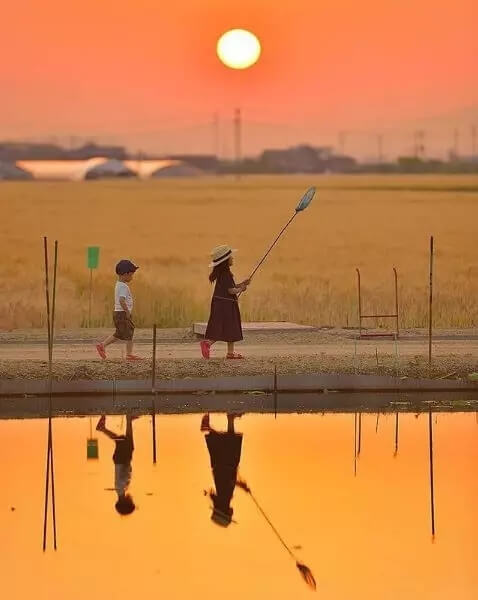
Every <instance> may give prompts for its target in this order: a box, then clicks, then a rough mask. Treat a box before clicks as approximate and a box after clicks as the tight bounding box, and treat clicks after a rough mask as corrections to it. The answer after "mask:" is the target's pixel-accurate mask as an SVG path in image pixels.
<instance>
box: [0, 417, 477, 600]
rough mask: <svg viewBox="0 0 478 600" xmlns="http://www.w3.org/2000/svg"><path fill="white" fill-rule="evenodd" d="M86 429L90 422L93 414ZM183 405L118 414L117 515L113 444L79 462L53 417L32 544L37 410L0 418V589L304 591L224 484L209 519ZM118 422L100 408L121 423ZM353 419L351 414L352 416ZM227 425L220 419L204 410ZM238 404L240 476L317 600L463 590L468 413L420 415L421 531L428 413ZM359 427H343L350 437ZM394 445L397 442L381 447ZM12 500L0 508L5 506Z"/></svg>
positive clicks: (423, 423)
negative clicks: (220, 521) (124, 442)
mask: <svg viewBox="0 0 478 600" xmlns="http://www.w3.org/2000/svg"><path fill="white" fill-rule="evenodd" d="M93 421H94V422H93V425H95V424H96V421H97V417H95V419H94V420H93ZM200 421H201V417H200V416H198V415H186V416H161V417H157V418H156V426H157V464H155V465H154V464H153V462H152V436H151V417H149V416H148V417H140V418H139V419H137V420H135V421H134V422H133V431H134V444H135V450H134V454H133V458H132V462H131V467H132V476H131V485H130V492H131V495H132V497H133V498H134V502H135V503H136V505H137V510H135V511H134V512H133V513H132V514H131V515H129V516H120V515H119V514H118V513H117V511H116V510H115V502H116V499H117V495H116V492H115V491H114V489H111V488H114V485H115V479H114V464H113V461H112V455H113V451H114V442H113V441H112V440H111V439H109V438H108V437H107V436H106V435H104V434H103V433H101V432H94V434H93V437H94V438H97V439H98V448H99V458H98V460H87V458H86V444H87V438H88V437H89V435H90V433H89V419H88V418H70V419H55V420H54V422H53V432H54V458H55V485H56V513H57V532H58V550H57V551H56V552H55V551H54V550H53V541H52V533H51V527H50V525H51V519H50V521H49V528H48V546H47V551H46V552H45V553H43V552H42V530H43V503H44V489H45V463H46V440H47V421H46V420H42V419H37V420H18V421H0V435H1V439H2V440H3V453H2V459H1V466H2V473H3V484H4V485H3V493H2V499H1V501H0V531H1V532H2V533H1V538H0V547H1V550H2V559H1V561H0V575H1V582H2V583H1V586H2V597H4V598H8V599H9V600H10V599H17V598H19V599H23V598H35V599H36V600H42V599H49V600H50V599H51V600H53V599H54V600H56V599H58V600H60V599H61V600H64V599H71V600H75V599H82V600H83V599H84V598H91V599H100V598H101V599H118V600H122V599H123V598H124V599H127V598H139V599H142V598H147V597H151V596H155V597H160V596H162V597H164V598H168V599H176V598H178V599H180V598H181V599H183V598H184V599H186V598H187V599H189V598H208V599H210V600H214V599H216V598H218V599H219V598H221V599H223V598H228V599H230V600H235V599H244V598H250V599H257V600H259V599H263V598H281V599H282V598H284V599H285V598H287V599H289V598H290V599H292V598H306V597H310V594H311V593H312V592H311V591H310V590H309V588H308V587H307V585H306V584H305V582H304V581H303V580H302V578H301V577H300V574H299V573H298V571H297V569H296V567H295V563H294V561H293V560H292V558H291V556H290V555H289V553H288V552H287V551H286V549H285V548H284V547H283V545H282V544H281V543H280V542H279V540H278V538H277V537H276V535H275V533H274V532H273V530H272V529H271V527H270V526H269V524H268V523H267V521H266V520H265V518H264V516H263V515H262V514H261V513H260V511H259V510H258V508H257V506H256V505H255V504H254V502H253V500H252V498H251V497H250V495H249V494H247V493H246V492H245V491H244V490H242V489H239V488H237V487H236V489H235V491H234V495H233V498H232V501H231V507H232V508H233V510H234V514H233V520H234V522H232V523H231V524H230V525H229V527H226V528H224V527H220V526H218V525H216V524H215V523H213V522H212V521H211V505H212V501H211V498H210V497H209V496H208V495H205V494H204V491H205V490H206V491H207V490H210V489H211V488H214V479H213V476H212V472H211V464H210V456H209V453H208V449H207V446H206V443H205V437H204V433H201V432H200V431H199V427H200ZM125 423H126V421H125V419H124V418H122V417H118V416H112V417H108V418H107V426H108V427H110V428H111V429H112V430H113V431H115V432H117V433H120V432H122V431H123V429H124V427H125ZM357 424H358V418H357ZM211 425H212V426H213V427H215V428H217V429H221V430H224V429H225V428H226V416H225V415H222V414H214V415H211ZM376 426H377V420H376V416H375V415H372V414H367V415H365V414H364V415H362V418H361V440H360V442H361V444H360V456H359V457H358V458H357V459H355V456H354V455H355V451H354V450H355V447H356V445H357V442H358V440H356V436H355V434H354V431H355V416H354V414H326V415H324V416H322V415H304V414H302V415H279V416H278V418H277V420H275V419H274V418H273V416H270V415H244V416H243V417H242V419H240V420H238V421H236V430H237V431H239V432H242V433H243V442H242V454H241V459H240V464H239V473H240V476H241V477H242V478H243V479H245V480H246V481H247V483H248V485H249V486H250V488H251V490H252V492H253V494H254V497H255V498H256V499H257V501H258V502H259V503H260V506H261V507H262V508H263V510H264V511H265V513H266V515H267V516H268V518H269V519H270V521H271V523H272V524H273V525H274V527H275V528H276V530H277V531H278V533H279V534H280V535H281V536H282V538H283V540H284V542H285V543H286V544H287V545H288V546H289V548H290V550H291V552H292V553H293V554H295V555H296V557H297V559H298V560H300V561H301V562H303V563H305V564H306V565H308V566H309V567H310V569H311V570H312V572H313V574H314V576H315V579H316V581H317V593H318V594H320V595H321V597H322V598H327V599H329V598H330V599H344V600H345V599H347V600H349V599H351V598H359V599H362V598H363V599H367V600H372V599H373V600H375V599H377V600H379V599H380V600H382V599H384V598H387V599H393V600H395V599H397V600H398V599H400V600H401V599H407V600H408V599H415V598H417V599H430V600H441V599H443V600H445V599H446V600H448V599H450V598H454V599H459V600H468V599H470V600H471V599H474V598H477V597H478V569H477V564H478V516H477V514H478V513H477V509H476V507H477V503H478V479H477V477H476V475H477V464H478V460H477V459H478V424H477V421H476V417H475V414H474V413H467V414H464V413H459V414H457V413H454V414H451V413H450V414H448V413H440V414H438V415H433V436H434V482H435V517H436V537H435V540H434V542H433V541H432V537H431V519H430V479H429V438H428V415H426V414H422V415H420V416H419V417H418V418H417V417H416V416H415V415H413V414H401V415H400V417H399V428H398V440H396V431H397V429H396V417H395V415H394V414H389V415H381V416H380V419H379V422H378V431H376ZM357 433H358V432H357ZM396 441H398V452H395V450H396ZM12 509H14V510H12Z"/></svg>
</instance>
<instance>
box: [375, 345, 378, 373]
mask: <svg viewBox="0 0 478 600" xmlns="http://www.w3.org/2000/svg"><path fill="white" fill-rule="evenodd" d="M375 359H376V361H377V369H378V348H377V347H375Z"/></svg>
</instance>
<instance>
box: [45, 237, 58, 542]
mask: <svg viewBox="0 0 478 600" xmlns="http://www.w3.org/2000/svg"><path fill="white" fill-rule="evenodd" d="M43 248H44V260H45V301H46V310H47V329H48V442H47V461H46V462H47V464H46V475H45V504H44V515H43V551H45V550H46V539H47V525H48V499H49V489H50V474H51V493H52V516H53V547H54V549H55V550H56V549H57V538H56V496H55V471H54V461H53V431H52V386H53V381H52V362H53V336H54V328H55V305H56V280H57V268H58V241H55V250H54V265H53V294H52V301H51V302H50V282H49V264H48V238H47V237H44V238H43Z"/></svg>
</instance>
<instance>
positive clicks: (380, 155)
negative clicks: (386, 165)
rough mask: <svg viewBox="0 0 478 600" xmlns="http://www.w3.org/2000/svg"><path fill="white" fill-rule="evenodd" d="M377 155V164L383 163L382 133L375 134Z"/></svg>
mask: <svg viewBox="0 0 478 600" xmlns="http://www.w3.org/2000/svg"><path fill="white" fill-rule="evenodd" d="M377 156H378V162H379V164H382V163H383V134H382V133H379V134H378V135H377Z"/></svg>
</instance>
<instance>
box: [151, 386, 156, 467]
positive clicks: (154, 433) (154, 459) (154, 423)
mask: <svg viewBox="0 0 478 600" xmlns="http://www.w3.org/2000/svg"><path fill="white" fill-rule="evenodd" d="M155 396H156V394H154V395H153V408H152V417H153V464H156V402H155Z"/></svg>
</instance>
